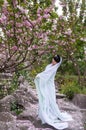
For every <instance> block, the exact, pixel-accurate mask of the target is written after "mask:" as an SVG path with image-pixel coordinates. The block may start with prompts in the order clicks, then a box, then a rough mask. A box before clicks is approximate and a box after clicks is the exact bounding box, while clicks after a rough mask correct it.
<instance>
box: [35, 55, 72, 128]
mask: <svg viewBox="0 0 86 130" xmlns="http://www.w3.org/2000/svg"><path fill="white" fill-rule="evenodd" d="M61 62H62V58H61V57H60V56H59V55H56V56H55V57H53V59H52V63H51V64H49V65H47V67H46V68H45V70H44V71H43V72H41V73H39V74H38V75H37V76H36V78H35V85H36V89H37V93H38V98H39V110H38V116H39V118H40V119H41V121H42V124H45V123H47V124H49V125H51V126H53V127H54V128H56V129H59V130H63V129H65V128H67V127H68V123H67V121H71V120H72V117H71V116H70V115H69V114H68V113H66V112H64V113H62V112H61V111H60V110H59V107H58V105H57V103H56V96H55V85H54V77H55V74H56V71H57V69H58V68H59V66H60V65H61Z"/></svg>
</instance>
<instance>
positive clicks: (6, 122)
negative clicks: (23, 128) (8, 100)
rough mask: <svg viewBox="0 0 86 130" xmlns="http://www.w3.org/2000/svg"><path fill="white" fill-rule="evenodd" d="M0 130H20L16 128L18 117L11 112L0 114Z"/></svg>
mask: <svg viewBox="0 0 86 130" xmlns="http://www.w3.org/2000/svg"><path fill="white" fill-rule="evenodd" d="M0 130H19V129H18V128H17V127H16V117H15V116H13V115H12V114H11V113H9V112H0Z"/></svg>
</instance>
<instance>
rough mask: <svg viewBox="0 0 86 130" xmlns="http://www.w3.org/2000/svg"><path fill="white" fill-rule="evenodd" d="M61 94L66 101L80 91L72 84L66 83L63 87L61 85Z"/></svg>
mask: <svg viewBox="0 0 86 130" xmlns="http://www.w3.org/2000/svg"><path fill="white" fill-rule="evenodd" d="M61 87H62V93H64V94H65V95H66V96H67V98H68V99H70V100H71V99H73V97H74V94H76V93H80V90H79V88H78V86H77V85H76V84H75V83H74V82H72V83H71V82H69V83H66V84H65V85H62V86H61Z"/></svg>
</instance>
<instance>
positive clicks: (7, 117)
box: [0, 112, 16, 122]
mask: <svg viewBox="0 0 86 130" xmlns="http://www.w3.org/2000/svg"><path fill="white" fill-rule="evenodd" d="M15 119H16V117H15V116H13V115H12V114H11V113H9V112H0V121H3V122H10V121H14V120H15Z"/></svg>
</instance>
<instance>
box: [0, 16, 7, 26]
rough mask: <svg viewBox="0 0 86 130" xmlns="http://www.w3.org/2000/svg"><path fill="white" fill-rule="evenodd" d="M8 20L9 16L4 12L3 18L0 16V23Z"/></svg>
mask: <svg viewBox="0 0 86 130" xmlns="http://www.w3.org/2000/svg"><path fill="white" fill-rule="evenodd" d="M6 21H7V17H6V16H5V15H4V14H2V16H1V18H0V23H1V24H3V23H4V24H5V22H6Z"/></svg>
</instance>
